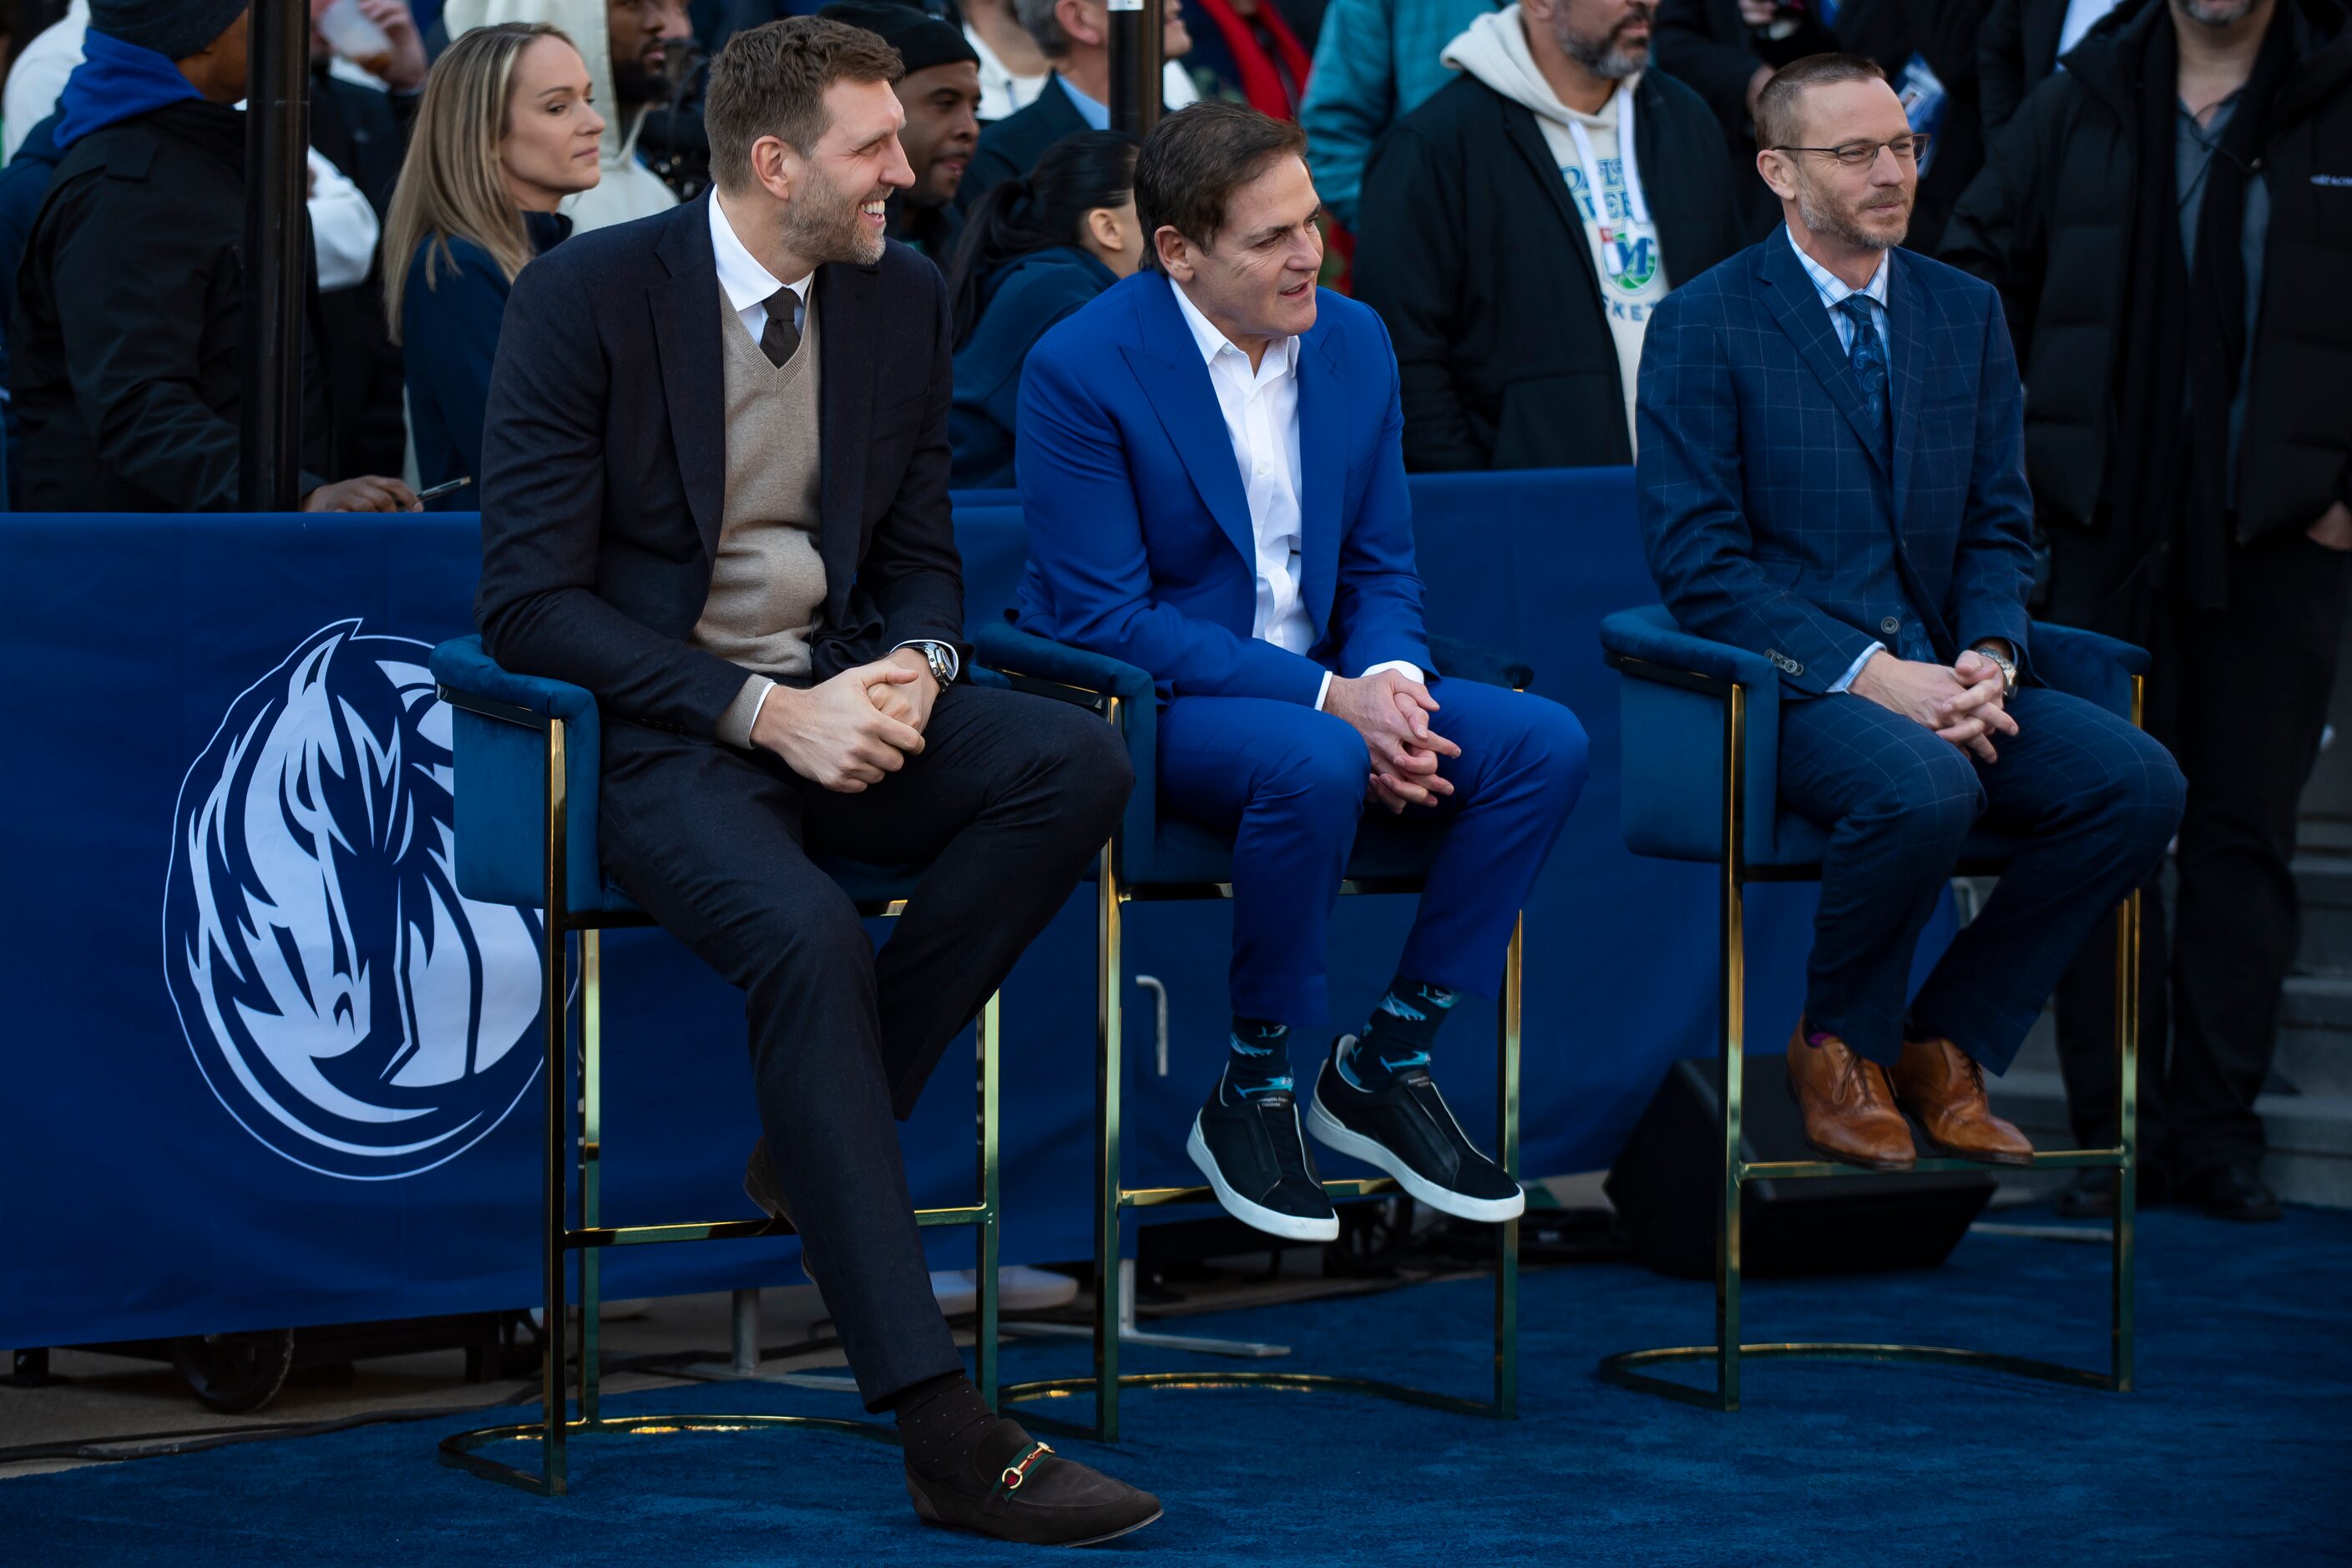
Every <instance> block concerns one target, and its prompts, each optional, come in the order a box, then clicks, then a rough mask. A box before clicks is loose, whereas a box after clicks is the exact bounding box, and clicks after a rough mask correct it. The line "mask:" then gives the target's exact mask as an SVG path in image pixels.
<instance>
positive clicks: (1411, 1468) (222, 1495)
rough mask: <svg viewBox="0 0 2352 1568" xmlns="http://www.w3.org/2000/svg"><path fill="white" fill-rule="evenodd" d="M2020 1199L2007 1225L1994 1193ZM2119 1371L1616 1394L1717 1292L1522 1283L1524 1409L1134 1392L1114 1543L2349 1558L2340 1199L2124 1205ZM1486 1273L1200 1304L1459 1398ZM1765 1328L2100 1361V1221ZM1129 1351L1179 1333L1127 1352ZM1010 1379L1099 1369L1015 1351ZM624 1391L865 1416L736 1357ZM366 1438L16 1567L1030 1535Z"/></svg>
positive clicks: (1332, 1360) (172, 1489) (77, 1474)
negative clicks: (2118, 1382) (2251, 1219)
mask: <svg viewBox="0 0 2352 1568" xmlns="http://www.w3.org/2000/svg"><path fill="white" fill-rule="evenodd" d="M2003 1217H2014V1215H2004V1216H2003ZM2142 1235H2143V1247H2142V1260H2143V1265H2142V1270H2141V1275H2140V1290H2139V1329H2140V1332H2139V1368H2140V1390H2139V1392H2137V1393H2135V1394H2127V1395H2121V1396H2118V1395H2114V1394H2098V1393H2093V1392H2088V1391H2075V1390H2071V1389H2065V1388H2061V1387H2056V1386H2052V1385H2047V1384H2027V1383H2021V1382H2018V1381H2014V1380H2011V1379H2005V1378H2000V1377H1996V1376H1991V1375H1987V1374H1981V1373H1966V1372H1956V1371H1945V1370H1935V1369H1926V1368H1911V1367H1859V1366H1840V1365H1825V1364H1796V1363H1780V1364H1752V1365H1750V1366H1749V1367H1748V1372H1747V1380H1748V1381H1747V1389H1746V1395H1747V1397H1746V1408H1745V1409H1744V1410H1742V1411H1741V1412H1740V1413H1739V1414H1738V1415H1717V1414H1715V1413H1712V1412H1706V1411H1701V1410H1696V1409H1690V1408H1686V1407H1684V1406H1681V1405H1675V1404H1672V1403H1669V1402H1667V1401H1664V1400H1660V1399H1656V1398H1654V1397H1651V1396H1648V1395H1645V1394H1633V1393H1630V1392H1626V1391H1623V1390H1619V1389H1613V1388H1609V1387H1606V1386H1604V1385H1602V1384H1600V1383H1599V1382H1597V1381H1596V1379H1595V1378H1594V1376H1593V1374H1592V1364H1593V1362H1594V1360H1595V1359H1596V1358H1597V1357H1598V1356H1599V1355H1600V1354H1601V1353H1602V1352H1606V1351H1612V1350H1619V1349H1625V1348H1631V1347H1634V1346H1638V1345H1644V1344H1664V1343H1691V1342H1699V1341H1704V1340H1706V1339H1707V1338H1709V1337H1710V1336H1711V1317H1712V1306H1711V1301H1710V1296H1709V1292H1708V1291H1707V1289H1706V1287H1704V1286H1696V1285H1688V1284H1682V1283H1678V1282H1675V1281H1670V1280H1664V1279H1657V1278H1655V1277H1653V1276H1651V1275H1648V1274H1645V1273H1643V1272H1642V1271H1640V1270H1638V1269H1636V1268H1631V1267H1615V1266H1610V1267H1588V1268H1570V1269H1561V1270H1555V1271H1549V1272H1546V1273H1542V1274H1537V1275H1530V1276H1529V1277H1528V1279H1527V1281H1526V1289H1525V1293H1524V1297H1523V1301H1522V1308H1521V1313H1522V1320H1521V1321H1522V1322H1523V1324H1524V1337H1523V1341H1522V1363H1521V1364H1522V1377H1523V1386H1524V1396H1523V1401H1524V1407H1525V1414H1524V1415H1523V1417H1522V1418H1521V1419H1520V1420H1519V1421H1517V1423H1513V1424H1501V1423H1496V1422H1492V1421H1487V1420H1482V1419H1478V1418H1475V1417H1470V1416H1454V1415H1438V1414H1435V1413H1432V1412H1425V1411H1421V1410H1417V1409H1411V1408H1407V1407H1404V1406H1399V1405H1390V1404H1387V1403H1385V1402H1381V1401H1375V1400H1367V1399H1359V1398H1355V1397H1350V1396H1339V1395H1330V1394H1316V1395H1302V1394H1283V1393H1275V1392H1258V1391H1252V1392H1246V1393H1241V1392H1215V1393H1207V1392H1192V1393H1184V1392H1160V1391H1150V1392H1134V1393H1130V1394H1129V1395H1128V1397H1127V1399H1126V1401H1125V1403H1124V1405H1123V1413H1124V1417H1125V1421H1126V1426H1127V1429H1128V1436H1127V1440H1126V1441H1125V1442H1123V1443H1122V1444H1120V1445H1119V1446H1118V1448H1117V1449H1116V1450H1112V1451H1108V1452H1106V1451H1103V1450H1098V1449H1096V1448H1094V1447H1092V1446H1091V1445H1087V1444H1078V1443H1072V1444H1068V1445H1065V1447H1066V1449H1067V1451H1069V1452H1072V1453H1073V1454H1075V1455H1076V1456H1077V1457H1080V1458H1087V1459H1091V1460H1098V1461H1100V1462H1103V1463H1105V1464H1106V1465H1107V1466H1108V1468H1115V1469H1116V1470H1117V1471H1118V1473H1119V1474H1121V1475H1123V1476H1126V1477H1128V1478H1129V1479H1133V1480H1135V1481H1137V1482H1138V1483H1139V1484H1142V1485H1145V1486H1149V1487H1150V1488H1152V1489H1154V1490H1156V1491H1158V1492H1159V1493H1160V1496H1161V1497H1162V1499H1163V1500H1165V1501H1166V1503H1167V1505H1168V1515H1167V1518H1166V1519H1164V1520H1163V1521H1160V1523H1159V1524H1157V1525H1154V1526H1153V1527H1152V1528H1150V1530H1147V1531H1142V1532H1141V1533H1139V1534H1138V1535H1135V1536H1132V1537H1129V1538H1128V1539H1127V1540H1124V1541H1121V1542H1117V1543H1116V1544H1114V1545H1112V1546H1110V1547H1108V1548H1106V1549H1105V1551H1106V1552H1114V1553H1118V1554H1119V1555H1121V1556H1128V1555H1134V1554H1146V1555H1149V1556H1150V1558H1151V1559H1152V1560H1153V1561H1155V1562H1158V1563H1236V1562H1242V1561H1247V1562H1249V1563H1253V1564H1255V1565H1256V1568H1274V1565H1278V1564H1287V1563H1365V1562H1420V1561H1440V1560H1442V1561H1446V1562H1450V1563H1463V1564H1473V1563H1535V1562H1543V1563H1706V1564H1728V1563H1740V1564H1773V1563H1805V1564H1842V1565H1843V1564H1851V1565H1854V1568H1898V1565H1904V1564H1913V1563H1917V1564H1937V1565H1943V1564H1956V1565H1957V1564H1966V1565H1968V1568H1991V1565H2000V1564H2010V1563H2070V1564H2073V1563H2123V1562H2130V1563H2175V1562H2178V1563H2199V1564H2212V1563H2263V1564H2265V1565H2267V1568H2283V1565H2285V1564H2300V1563H2322V1562H2344V1561H2352V1443H2347V1438H2346V1436H2345V1420H2344V1417H2345V1414H2346V1403H2345V1402H2346V1399H2347V1394H2352V1343H2347V1332H2346V1331H2347V1324H2352V1311H2348V1310H2347V1302H2352V1215H2347V1214H2338V1213H2324V1212H2319V1211H2313V1210H2305V1209H2298V1210H2290V1211H2289V1214H2288V1217H2287V1219H2286V1221H2285V1222H2284V1224H2281V1225H2277V1226H2257V1227H2241V1226H2228V1225H2224V1224H2221V1223H2219V1222H2215V1221H2210V1220H2205V1219H2202V1218H2199V1217H2195V1216H2191V1215H2181V1214H2176V1213H2170V1212H2160V1213H2158V1214H2156V1215H2150V1216H2148V1217H2147V1219H2146V1221H2145V1222H2144V1226H2143V1232H2142ZM1487 1300H1488V1296H1487V1292H1486V1288H1485V1287H1484V1286H1483V1285H1481V1284H1478V1283H1475V1282H1465V1283H1451V1284H1444V1285H1433V1286H1423V1287H1420V1288H1417V1289H1408V1290H1402V1291H1398V1292H1392V1293H1390V1294H1387V1295H1383V1296H1379V1297H1372V1298H1366V1299H1361V1300H1348V1301H1340V1302H1334V1303H1326V1304H1322V1305H1319V1306H1315V1307H1311V1308H1301V1307H1289V1308H1281V1309H1270V1310H1261V1311H1251V1312H1235V1313H1230V1314H1226V1315H1223V1316H1221V1317H1217V1318H1212V1319H1200V1320H1190V1321H1187V1322H1186V1323H1185V1325H1184V1326H1185V1328H1186V1329H1187V1330H1188V1331H1199V1332H1216V1333H1232V1334H1245V1335H1248V1336H1250V1337H1253V1338H1268V1339H1280V1340H1284V1341H1286V1342H1290V1343H1291V1344H1293V1345H1294V1346H1296V1347H1297V1352H1298V1353H1297V1355H1296V1356H1294V1357H1293V1358H1292V1360H1291V1361H1290V1362H1289V1363H1284V1364H1288V1365H1292V1366H1297V1367H1298V1368H1301V1369H1302V1370H1324V1371H1343V1370H1360V1371H1365V1372H1370V1373H1374V1374H1377V1375H1386V1376H1391V1377H1402V1378H1410V1379H1412V1380H1415V1381H1420V1382H1424V1383H1431V1384H1442V1385H1445V1386H1451V1387H1454V1388H1458V1389H1459V1390H1460V1391H1461V1392H1463V1393H1465V1394H1477V1393H1479V1392H1481V1389H1480V1385H1479V1379H1480V1378H1481V1377H1482V1376H1483V1366H1484V1358H1485V1356H1486V1337H1485V1336H1486V1302H1487ZM2105 1321H2106V1255H2105V1249H2104V1248H2096V1247H2083V1246H2070V1245H2065V1244H2060V1243H2053V1242H2046V1241H2035V1240H2025V1239H2014V1238H2005V1237H1971V1238H1970V1239H1969V1241H1967V1242H1966V1243H1965V1244H1964V1245H1963V1246H1962V1247H1961V1248H1960V1250H1959V1251H1958V1253H1957V1254H1956V1255H1955V1256H1954V1258H1953V1259H1952V1261H1951V1262H1950V1263H1949V1264H1948V1265H1947V1266H1946V1267H1945V1268H1942V1269H1939V1270H1936V1271H1934V1272H1930V1273H1924V1274H1916V1275H1906V1276H1893V1277H1885V1278H1880V1279H1864V1280H1854V1281H1827V1282H1820V1281H1816V1282H1790V1283H1780V1284H1760V1285H1757V1286H1755V1287H1753V1288H1752V1289H1750V1291H1749V1293H1748V1329H1749V1333H1748V1337H1749V1338H1750V1339H1751V1340H1771V1339H1780V1338H1819V1339H1861V1340H1881V1339H1894V1340H1912V1341H1921V1342H1940V1343H1947V1344H1960V1345H1969V1346H1976V1347H1981V1348H1989V1349H2000V1350H2006V1351H2012V1352H2020V1353H2027V1354H2035V1355H2042V1356H2047V1357H2053V1358H2057V1359H2064V1360H2070V1361H2073V1362H2074V1363H2077V1364H2082V1365H2092V1366H2095V1365H2102V1364H2104V1356H2105ZM1132 1361H1133V1363H1135V1364H1134V1365H1133V1367H1132V1369H1133V1370H1143V1369H1147V1368H1151V1367H1169V1366H1181V1365H1184V1364H1188V1362H1187V1358H1171V1357H1165V1356H1162V1357H1159V1358H1157V1359H1150V1358H1144V1357H1133V1358H1132ZM1006 1362H1007V1365H1008V1370H1009V1373H1010V1374H1011V1375H1012V1376H1014V1377H1030V1376H1049V1375H1055V1374H1056V1373H1071V1372H1076V1371H1078V1370H1080V1369H1081V1366H1082V1362H1083V1352H1082V1351H1080V1350H1079V1349H1078V1348H1077V1347H1075V1346H1071V1345H1066V1344H1065V1345H1027V1346H1017V1347H1012V1348H1009V1349H1008V1352H1007V1355H1006ZM613 1403H614V1407H615V1408H616V1409H628V1408H633V1407H634V1408H639V1409H664V1408H666V1409H673V1410H675V1409H707V1410H754V1409H774V1410H793V1411H805V1412H809V1413H815V1414H847V1413H848V1406H849V1403H850V1402H849V1400H848V1399H847V1397H846V1396H845V1395H828V1394H818V1393H807V1392H802V1391H795V1390H783V1389H773V1388H759V1387H753V1386H744V1385H734V1386H727V1387H714V1388H709V1389H705V1390H699V1391H696V1390H688V1391H685V1392H683V1393H676V1392H670V1393H661V1394H649V1395H644V1396H641V1398H640V1399H639V1400H635V1401H632V1400H616V1401H614V1402H613ZM440 1429H441V1428H440V1426H439V1425H436V1426H432V1427H430V1428H428V1427H425V1426H387V1427H374V1428H368V1429H362V1430H359V1431H353V1432H348V1433H341V1434H337V1435H334V1436H324V1437H316V1438H310V1439H306V1440H299V1441H287V1442H274V1443H263V1444H255V1445H249V1446H246V1447H236V1448H230V1449H223V1450H216V1451H214V1452H211V1453H205V1454H199V1455H193V1456H188V1457H184V1458H173V1459H157V1460H149V1461H142V1462H139V1463H133V1464H124V1465H118V1466H112V1467H100V1468H88V1469H82V1470H77V1471H71V1472H68V1473H65V1474H61V1475H55V1476H46V1477H35V1478H31V1479H23V1480H16V1481H10V1482H5V1483H0V1559H5V1561H7V1562H10V1563H20V1564H37V1565H41V1568H62V1565H67V1564H71V1565H74V1568H83V1565H107V1564H116V1563H141V1564H144V1563H157V1562H166V1561H168V1562H171V1563H174V1564H205V1563H237V1564H277V1563H302V1564H305V1565H310V1564H327V1563H333V1564H384V1565H386V1568H420V1565H439V1564H457V1563H464V1564H472V1563H482V1564H493V1563H494V1564H500V1565H513V1568H519V1565H524V1564H539V1563H562V1564H567V1565H569V1564H602V1563H615V1564H618V1563H628V1564H641V1563H657V1564H731V1563H746V1564H750V1563H758V1564H763V1565H765V1564H777V1563H835V1562H845V1561H853V1560H856V1559H860V1558H865V1559H869V1560H872V1561H877V1562H888V1563H933V1562H939V1563H948V1562H956V1563H963V1562H992V1561H1001V1560H1008V1559H1011V1558H1013V1557H1014V1556H1022V1555H1027V1553H1025V1552H1023V1551H1022V1550H1021V1549H1017V1548H1011V1547H1003V1546H996V1545H992V1544H990V1543H986V1542H978V1541H974V1540H971V1539H970V1538H966V1537H957V1536H949V1535H946V1534H943V1533H940V1532H934V1531H925V1530H923V1529H922V1528H921V1527H919V1525H917V1524H916V1523H915V1522H914V1521H913V1517H912V1515H911V1514H910V1513H909V1512H908V1510H907V1508H906V1506H905V1502H904V1497H903V1493H902V1492H901V1490H900V1488H899V1482H898V1473H897V1462H896V1461H897V1456H896V1454H895V1453H894V1452H893V1451H892V1450H890V1449H888V1448H886V1447H881V1446H879V1445H874V1444H867V1443H864V1442H860V1441H858V1440H856V1439H854V1438H849V1437H843V1436H828V1435H823V1434H802V1433H782V1434H777V1433H771V1434H754V1435H749V1436H675V1437H667V1438H659V1439H651V1440H644V1441H630V1440H626V1439H622V1440H608V1441H606V1442H605V1443H604V1444H601V1445H598V1444H581V1445H575V1446H574V1447H573V1448H572V1476H573V1481H574V1486H575V1489H576V1490H575V1494H574V1495H573V1496H572V1497H569V1498H566V1499H562V1500H542V1499H537V1498H531V1497H528V1496H524V1495H522V1494H520V1493H516V1492H511V1491H509V1490H507V1489H503V1488H499V1487H494V1486H490V1485H488V1484H486V1483H483V1482H480V1481H477V1480H473V1479H468V1478H467V1477H464V1476H461V1475H459V1474H458V1473H457V1472H456V1471H453V1470H448V1469H445V1468H441V1467H439V1466H438V1465H436V1463H435V1462H434V1458H433V1444H434V1442H435V1440H436V1438H437V1437H438V1436H440Z"/></svg>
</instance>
